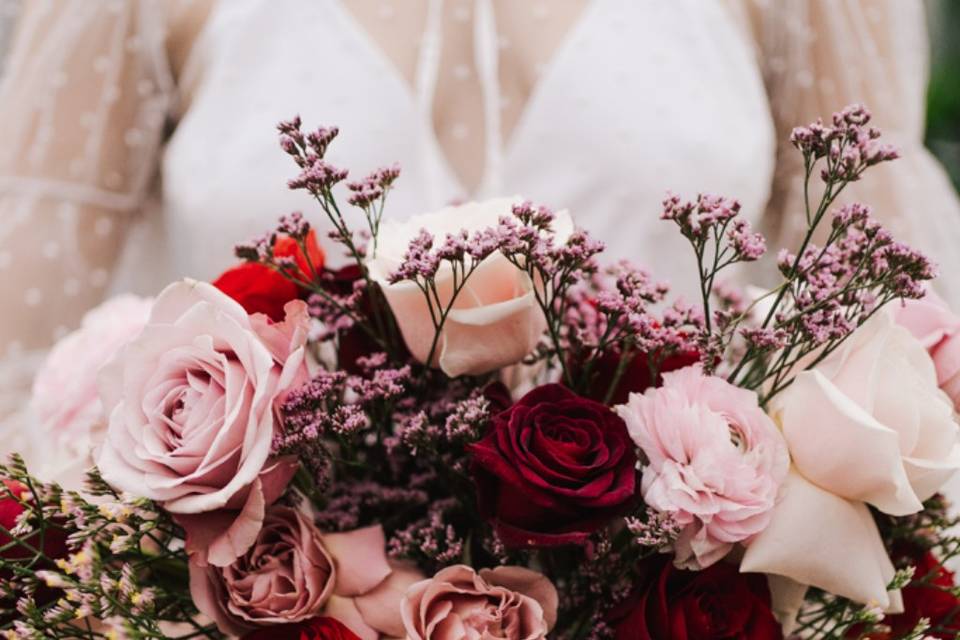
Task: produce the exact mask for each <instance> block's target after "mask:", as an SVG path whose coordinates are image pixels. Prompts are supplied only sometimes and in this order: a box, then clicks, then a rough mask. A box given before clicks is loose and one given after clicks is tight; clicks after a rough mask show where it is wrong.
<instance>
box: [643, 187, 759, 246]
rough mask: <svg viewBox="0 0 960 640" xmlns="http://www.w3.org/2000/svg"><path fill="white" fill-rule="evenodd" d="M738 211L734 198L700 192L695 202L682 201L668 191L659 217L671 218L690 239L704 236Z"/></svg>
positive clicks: (738, 207) (730, 218) (737, 204)
mask: <svg viewBox="0 0 960 640" xmlns="http://www.w3.org/2000/svg"><path fill="white" fill-rule="evenodd" d="M738 213H740V203H739V202H738V201H736V200H732V199H729V198H724V197H722V196H717V195H711V194H700V195H698V196H697V200H696V201H695V202H690V201H683V200H681V199H680V197H679V196H677V195H676V194H673V193H668V194H667V197H666V199H665V200H664V201H663V212H662V213H661V214H660V218H661V219H663V220H673V221H674V222H675V223H676V224H677V225H678V226H679V227H680V232H681V233H682V234H683V235H684V236H686V237H687V238H690V239H691V240H698V239H701V238H705V237H706V235H707V233H708V232H709V231H710V230H711V229H712V228H714V227H719V226H723V225H725V224H726V223H727V222H729V221H730V220H732V219H733V218H735V217H736V216H737V214H738Z"/></svg>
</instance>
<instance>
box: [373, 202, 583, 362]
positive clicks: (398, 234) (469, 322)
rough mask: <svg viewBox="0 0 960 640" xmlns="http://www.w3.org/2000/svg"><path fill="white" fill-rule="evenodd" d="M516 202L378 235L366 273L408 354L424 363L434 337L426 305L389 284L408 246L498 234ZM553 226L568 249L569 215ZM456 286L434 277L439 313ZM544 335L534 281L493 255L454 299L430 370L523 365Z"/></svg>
mask: <svg viewBox="0 0 960 640" xmlns="http://www.w3.org/2000/svg"><path fill="white" fill-rule="evenodd" d="M519 201H520V199H519V198H499V199H494V200H487V201H485V202H469V203H466V204H462V205H459V206H455V207H448V208H446V209H443V210H441V211H437V212H434V213H428V214H424V215H420V216H415V217H413V218H411V219H410V220H407V221H404V222H394V221H387V222H384V224H383V226H382V227H381V228H380V238H379V246H378V247H377V251H376V253H375V254H374V255H372V256H371V258H370V259H369V260H368V262H367V267H368V268H369V270H370V275H371V277H372V278H374V279H375V280H377V281H378V282H379V283H380V287H381V288H382V289H383V293H384V295H385V296H386V298H387V302H388V303H389V304H390V308H391V309H392V310H393V314H394V315H395V316H396V318H397V324H398V325H399V326H400V331H401V333H402V334H403V339H404V342H406V345H407V347H408V348H409V349H410V353H412V354H413V356H414V357H415V358H416V359H417V360H419V361H420V362H425V361H426V359H427V358H428V357H429V355H430V347H431V345H432V343H433V338H434V334H435V330H434V324H433V319H432V318H431V313H430V308H429V307H428V305H427V300H426V298H425V297H424V294H423V292H422V291H421V290H420V288H419V287H418V286H417V284H416V283H414V282H411V281H404V282H398V283H394V284H390V282H389V277H390V275H391V274H392V273H393V272H394V271H395V270H396V269H397V267H399V266H400V264H401V263H402V261H403V256H404V253H405V252H406V251H407V247H408V246H409V243H410V241H411V240H412V239H414V238H415V237H416V235H417V234H418V233H419V232H420V230H421V229H427V230H429V231H430V233H432V234H433V235H434V236H435V237H436V238H438V242H441V241H442V240H443V238H444V237H445V236H446V234H454V235H455V234H457V233H458V232H459V231H460V230H461V229H463V230H466V231H468V232H471V233H472V232H475V231H482V230H483V229H487V228H493V227H496V226H497V223H498V221H499V220H500V218H501V217H503V216H510V215H511V209H512V206H513V205H514V204H516V203H517V202H519ZM553 225H554V233H555V237H556V241H557V242H558V243H561V242H565V241H566V238H567V237H568V236H569V235H570V233H571V232H572V230H573V222H572V220H571V218H570V216H569V214H568V213H567V212H566V211H561V212H559V213H557V215H556V218H555V220H554V223H553ZM452 280H453V273H452V271H451V270H450V266H449V264H447V263H444V264H443V265H442V266H441V268H440V271H439V272H438V273H437V276H436V282H437V290H438V296H439V298H440V302H441V304H442V306H446V305H448V304H450V299H451V297H452V296H453V292H452ZM546 327H547V324H546V319H545V318H544V317H543V312H542V311H541V310H540V308H539V306H538V305H537V302H536V300H535V297H534V292H533V282H532V281H531V279H530V277H529V276H527V274H526V273H525V272H522V271H520V270H519V269H517V268H516V267H515V266H514V265H513V264H511V263H510V262H509V261H508V260H507V259H506V258H505V257H504V256H503V255H502V254H501V253H499V252H495V253H493V254H492V255H490V256H488V257H487V258H486V259H485V260H484V261H483V262H481V263H480V264H479V265H478V266H477V268H476V271H474V272H473V275H471V276H470V278H469V279H468V280H467V283H466V285H464V288H463V290H462V291H461V292H460V294H459V295H458V296H457V298H456V301H455V302H454V304H453V309H452V311H451V312H450V314H449V316H448V317H447V319H446V322H445V323H444V327H443V330H442V331H441V334H440V339H439V341H438V343H437V346H438V348H437V349H436V351H435V354H434V357H433V361H432V362H430V363H429V364H430V365H431V366H435V367H439V368H440V369H442V370H443V372H444V373H446V374H447V375H449V376H451V377H455V376H459V375H464V374H470V375H478V374H482V373H487V372H489V371H494V370H496V369H499V368H501V367H504V366H506V365H510V364H514V363H516V362H519V361H520V360H522V359H523V357H524V356H526V355H527V354H528V353H530V352H531V351H532V350H533V348H534V347H535V346H536V344H537V342H538V341H539V339H540V336H541V335H542V334H543V332H544V331H545V330H546Z"/></svg>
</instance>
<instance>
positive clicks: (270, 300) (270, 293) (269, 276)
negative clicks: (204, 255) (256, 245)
mask: <svg viewBox="0 0 960 640" xmlns="http://www.w3.org/2000/svg"><path fill="white" fill-rule="evenodd" d="M306 245H307V253H309V255H310V262H311V263H312V265H313V268H314V269H316V270H318V271H319V270H320V269H321V268H322V267H323V261H324V256H323V250H322V249H320V245H318V244H317V239H316V236H315V235H314V233H313V231H312V230H311V231H310V232H309V233H308V234H307V240H306ZM273 253H274V255H275V256H278V257H292V258H293V259H294V260H296V263H297V268H298V277H299V278H301V279H303V280H311V279H312V277H310V275H309V274H310V273H311V271H310V265H309V264H308V263H307V259H306V257H305V256H304V253H303V251H301V250H300V246H299V245H298V244H297V242H296V240H294V239H293V238H290V237H288V236H278V237H277V239H276V240H275V241H274V244H273ZM213 286H215V287H216V288H218V289H220V290H221V291H223V292H224V293H225V294H227V295H228V296H230V297H231V298H233V299H234V300H236V301H237V302H239V303H240V305H241V306H242V307H243V308H244V309H245V310H246V312H247V313H250V314H253V313H263V314H265V315H267V316H268V317H269V318H270V319H271V320H274V321H276V322H279V321H281V320H283V317H284V312H283V306H284V305H285V304H287V303H288V302H290V301H291V300H295V299H297V298H299V297H300V295H301V294H302V293H303V291H301V289H300V287H298V286H297V285H296V284H294V283H293V282H291V281H290V280H288V279H287V278H285V277H284V276H282V275H280V274H279V273H277V272H276V271H274V270H273V269H271V268H270V267H266V266H264V265H262V264H255V263H250V262H245V263H243V264H238V265H236V266H235V267H231V268H230V269H227V270H226V271H224V272H223V273H222V274H220V277H218V278H217V279H216V280H214V281H213Z"/></svg>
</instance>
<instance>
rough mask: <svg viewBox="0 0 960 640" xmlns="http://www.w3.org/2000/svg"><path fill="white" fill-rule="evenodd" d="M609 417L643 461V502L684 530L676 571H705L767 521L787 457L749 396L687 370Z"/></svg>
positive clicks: (667, 375)
mask: <svg viewBox="0 0 960 640" xmlns="http://www.w3.org/2000/svg"><path fill="white" fill-rule="evenodd" d="M616 410H617V413H619V414H620V417H621V418H623V420H624V422H626V423H627V429H628V430H629V431H630V435H631V437H633V440H634V442H636V444H637V446H638V447H640V449H641V450H643V453H644V454H645V456H646V458H647V465H646V467H645V468H644V469H643V476H642V478H643V479H642V481H641V490H642V491H643V498H644V500H645V501H646V503H647V504H648V505H649V506H651V507H653V508H654V509H656V510H658V511H662V512H668V513H671V514H673V516H674V518H675V519H676V521H677V522H678V523H679V524H680V525H682V526H683V527H684V529H683V531H682V533H681V535H680V538H679V539H678V540H677V542H676V544H675V547H676V548H675V551H676V554H677V557H676V564H677V566H679V567H681V568H688V569H701V568H706V567H708V566H710V565H712V564H713V563H715V562H717V561H718V560H720V559H721V558H722V557H723V556H725V555H726V554H727V553H728V552H729V551H730V550H731V549H732V548H733V545H734V544H736V543H738V542H743V541H746V540H749V539H750V538H751V537H752V536H755V535H756V534H758V533H759V532H760V531H762V530H763V529H764V528H765V527H766V526H767V524H768V523H769V522H770V511H771V509H773V506H774V504H775V502H776V499H777V491H778V490H779V488H780V484H781V483H782V482H783V480H784V478H785V477H786V475H787V470H788V468H789V466H790V458H789V455H788V453H787V446H786V443H785V442H784V440H783V437H782V436H781V435H780V432H779V431H778V430H777V426H776V425H775V424H774V423H773V421H772V420H771V419H770V418H769V417H768V416H767V415H766V414H765V413H764V412H763V410H762V409H761V408H760V407H759V405H758V404H757V396H756V394H755V393H753V392H752V391H747V390H746V389H741V388H739V387H735V386H733V385H731V384H729V383H728V382H727V381H726V380H723V379H722V378H718V377H714V376H705V375H704V374H703V372H702V370H701V368H700V365H693V366H690V367H686V368H684V369H680V370H677V371H672V372H668V373H665V374H663V386H662V387H659V388H656V389H648V390H647V391H646V393H644V394H643V395H641V394H637V393H633V394H630V399H629V401H628V402H627V404H624V405H620V406H618V407H617V408H616Z"/></svg>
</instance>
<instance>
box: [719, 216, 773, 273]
mask: <svg viewBox="0 0 960 640" xmlns="http://www.w3.org/2000/svg"><path fill="white" fill-rule="evenodd" d="M727 238H728V239H729V240H730V245H731V246H732V247H733V250H734V257H735V259H737V260H738V261H740V262H753V261H754V260H758V259H760V257H761V256H763V254H764V253H766V251H767V241H766V239H765V238H764V237H763V234H760V233H755V232H754V231H753V230H752V229H751V228H750V223H749V222H747V221H746V220H744V219H742V218H738V219H737V220H734V221H733V224H732V225H731V226H730V228H729V229H728V230H727Z"/></svg>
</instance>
